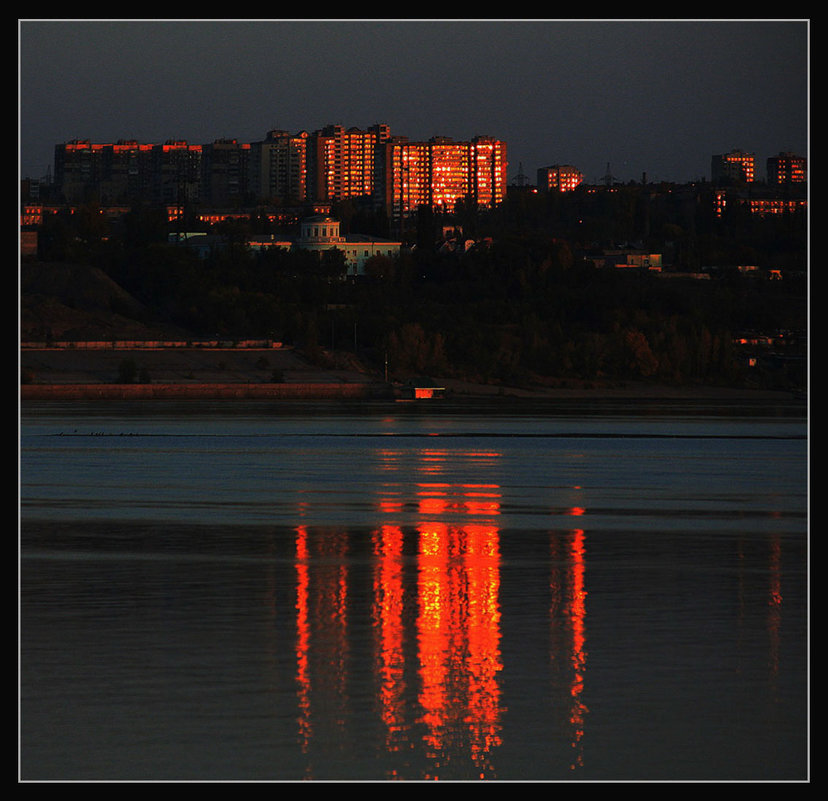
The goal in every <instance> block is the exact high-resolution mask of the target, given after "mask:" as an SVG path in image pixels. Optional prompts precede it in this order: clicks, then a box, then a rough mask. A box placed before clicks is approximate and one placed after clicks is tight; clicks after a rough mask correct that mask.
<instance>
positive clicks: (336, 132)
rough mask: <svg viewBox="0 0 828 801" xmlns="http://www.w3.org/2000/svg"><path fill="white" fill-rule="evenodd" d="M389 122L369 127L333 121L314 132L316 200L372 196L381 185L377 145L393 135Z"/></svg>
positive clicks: (311, 188)
mask: <svg viewBox="0 0 828 801" xmlns="http://www.w3.org/2000/svg"><path fill="white" fill-rule="evenodd" d="M389 135H390V134H389V130H388V126H387V125H374V126H372V127H371V128H369V129H368V130H367V131H361V130H359V129H358V128H348V129H346V128H344V127H343V126H342V125H329V126H328V127H327V128H323V129H322V130H321V131H317V132H315V133H314V134H313V135H312V136H311V140H310V148H309V153H308V155H309V171H310V175H311V176H312V183H311V185H310V186H309V191H310V195H311V197H312V198H313V199H314V200H320V201H336V200H343V199H345V198H356V197H372V196H373V195H374V193H375V188H376V185H377V161H376V156H377V146H378V145H379V144H381V143H382V142H384V141H385V140H386V139H388V137H389Z"/></svg>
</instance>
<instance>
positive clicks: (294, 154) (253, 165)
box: [249, 130, 309, 203]
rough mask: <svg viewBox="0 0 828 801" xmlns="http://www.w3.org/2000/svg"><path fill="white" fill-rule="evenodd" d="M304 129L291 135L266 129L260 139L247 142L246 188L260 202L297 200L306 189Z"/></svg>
mask: <svg viewBox="0 0 828 801" xmlns="http://www.w3.org/2000/svg"><path fill="white" fill-rule="evenodd" d="M308 139H309V134H308V133H307V131H300V132H299V133H295V134H291V133H288V132H287V131H281V130H272V131H268V133H267V135H266V136H265V138H264V139H263V140H262V141H260V142H252V143H251V144H250V155H249V160H250V163H249V189H250V194H251V196H252V197H254V198H256V199H257V200H262V201H264V202H272V201H276V200H281V201H285V202H288V203H301V202H303V201H304V200H305V199H306V197H307V192H308Z"/></svg>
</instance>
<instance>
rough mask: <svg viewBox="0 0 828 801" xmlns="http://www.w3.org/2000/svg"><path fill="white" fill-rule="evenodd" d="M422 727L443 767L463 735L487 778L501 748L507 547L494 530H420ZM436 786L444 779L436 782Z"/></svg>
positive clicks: (435, 525) (428, 526)
mask: <svg viewBox="0 0 828 801" xmlns="http://www.w3.org/2000/svg"><path fill="white" fill-rule="evenodd" d="M418 531H419V551H418V562H417V563H418V581H417V598H418V614H417V643H418V652H417V653H418V663H419V675H420V684H421V689H420V695H419V703H420V708H421V711H422V714H421V717H420V722H422V723H424V724H425V726H426V734H425V737H424V740H425V743H426V746H427V748H428V751H429V755H430V756H431V757H432V758H433V759H434V760H435V770H437V768H436V766H437V765H439V764H440V763H441V761H442V757H443V756H444V752H445V751H446V749H447V747H448V746H449V744H450V745H451V746H452V747H454V745H455V743H454V738H455V737H456V735H457V733H458V731H463V730H465V732H466V737H467V738H468V739H467V744H468V750H469V756H470V758H471V759H472V761H473V763H474V764H475V765H476V766H477V767H478V769H479V771H480V775H481V777H482V776H484V775H485V774H486V771H487V770H489V769H490V765H489V763H488V761H487V757H488V756H489V754H490V752H491V751H492V749H494V748H495V747H497V746H498V745H500V744H501V737H500V730H501V715H502V712H503V710H502V707H501V698H500V695H501V693H500V687H499V684H498V673H499V672H500V670H502V668H503V663H502V661H501V654H500V636H501V634H500V607H499V586H500V546H499V533H498V529H497V528H496V527H494V526H488V525H481V524H470V525H465V526H449V525H447V524H445V523H440V522H432V523H423V524H421V525H420V526H419V527H418ZM430 778H438V777H437V775H436V774H435V775H432V776H431V777H430Z"/></svg>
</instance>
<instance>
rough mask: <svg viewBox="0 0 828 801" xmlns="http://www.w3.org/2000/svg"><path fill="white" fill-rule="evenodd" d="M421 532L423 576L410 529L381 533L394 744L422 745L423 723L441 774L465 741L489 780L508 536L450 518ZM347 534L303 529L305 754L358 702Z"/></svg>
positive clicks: (495, 741)
mask: <svg viewBox="0 0 828 801" xmlns="http://www.w3.org/2000/svg"><path fill="white" fill-rule="evenodd" d="M416 534H417V553H416V556H415V557H414V559H415V562H414V564H415V566H416V576H412V575H411V573H410V569H409V567H408V566H410V565H411V564H412V562H411V561H407V560H406V557H405V553H404V544H405V543H404V540H405V537H404V532H403V529H402V528H401V527H399V526H396V525H384V526H382V527H381V528H379V529H378V530H376V531H374V532H373V534H372V544H371V547H372V551H371V553H372V560H373V562H372V572H371V607H370V608H371V622H372V631H373V650H372V657H371V662H370V664H371V665H372V670H373V672H374V685H375V688H376V689H375V702H376V708H377V710H378V717H379V719H380V721H381V723H382V725H383V729H384V731H385V748H386V750H387V751H389V752H391V751H398V750H400V749H402V748H404V747H406V746H408V747H411V746H412V745H413V742H412V740H411V738H412V737H413V736H414V735H413V727H415V726H416V727H417V731H421V737H422V743H423V744H424V746H425V748H426V750H427V753H428V755H429V757H430V758H431V759H432V760H433V764H434V768H433V769H434V771H435V773H436V772H438V771H439V767H438V766H439V765H440V764H441V762H442V761H443V760H445V759H447V758H448V756H449V755H451V756H452V757H453V758H454V759H455V760H456V759H457V758H458V757H459V756H460V753H459V751H458V749H459V750H460V751H464V752H465V753H466V754H467V758H468V759H469V761H470V763H471V764H473V765H474V766H475V771H476V773H477V775H478V776H480V777H484V776H485V775H486V774H487V772H490V771H491V767H490V765H489V758H490V756H491V751H492V749H494V748H495V747H496V746H498V745H499V744H500V737H501V735H500V729H501V715H502V708H501V703H500V695H501V693H500V687H499V684H498V674H499V672H500V670H501V669H502V667H503V664H502V659H501V653H500V637H501V632H500V601H499V585H500V544H499V532H498V529H497V528H496V527H495V526H491V525H485V524H480V523H470V524H469V525H466V526H453V525H448V524H446V523H439V522H438V523H424V524H422V525H421V526H420V527H419V528H418V529H417V532H416ZM346 536H347V535H343V534H340V533H338V532H332V531H322V532H318V531H310V530H308V529H307V528H305V527H299V528H298V529H297V530H296V546H295V556H296V565H295V566H296V582H297V583H296V604H295V606H296V610H295V614H296V674H295V678H296V682H297V688H298V696H297V703H298V713H299V715H298V720H299V737H300V740H301V742H302V744H303V747H304V748H305V750H309V749H310V747H311V745H312V742H313V740H314V738H315V737H320V736H323V732H322V729H323V728H324V729H325V733H326V734H329V733H330V730H331V727H332V726H333V727H336V726H340V727H342V726H344V721H345V719H346V717H347V707H348V706H349V704H350V701H351V700H352V699H349V698H348V687H349V682H350V681H351V680H352V679H353V677H352V676H349V671H350V670H351V666H352V663H351V662H349V659H348V657H349V655H350V653H352V652H353V650H354V649H353V644H351V647H350V648H349V644H348V628H349V626H348V619H349V612H351V610H349V608H348V606H349V603H348V599H349V597H353V596H354V595H355V594H356V593H358V589H357V588H353V587H352V588H349V587H348V583H349V581H352V580H353V577H352V576H351V577H349V575H348V574H347V571H346V567H345V566H346V565H347V560H346V559H345V558H344V557H345V555H346V551H347V543H346V542H345V539H344V538H345V537H346ZM407 571H408V572H407ZM407 580H408V581H409V582H413V583H409V584H407V583H406V581H407ZM407 590H408V595H407V592H406V591H407ZM351 614H354V613H353V612H351ZM412 659H413V661H412ZM415 693H416V695H415ZM314 713H316V714H314Z"/></svg>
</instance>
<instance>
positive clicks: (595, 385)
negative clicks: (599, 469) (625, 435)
mask: <svg viewBox="0 0 828 801" xmlns="http://www.w3.org/2000/svg"><path fill="white" fill-rule="evenodd" d="M324 356H325V358H324V359H323V360H321V361H318V362H312V361H310V360H309V359H307V358H306V357H305V356H303V355H302V354H301V353H299V352H298V351H296V350H293V349H291V348H207V349H203V348H157V349H152V348H149V349H116V348H110V349H98V350H82V349H65V348H64V349H45V348H44V349H38V348H23V349H21V352H20V375H21V384H20V398H21V401H24V402H25V401H36V400H60V401H70V400H120V401H124V400H285V401H301V400H329V401H335V400H347V401H351V400H395V399H400V398H401V396H402V393H401V387H402V383H403V382H402V381H397V382H393V381H392V382H385V381H384V380H382V379H381V378H379V377H377V376H376V375H373V374H372V373H370V372H368V371H366V370H364V369H363V368H362V366H361V365H360V364H359V363H358V362H356V361H354V360H350V361H349V360H346V359H345V358H344V357H339V356H336V355H332V354H325V355H324ZM125 363H129V364H130V365H131V368H132V369H133V370H134V371H135V376H134V378H133V380H131V381H129V382H124V381H123V380H119V378H120V377H122V376H121V375H120V373H121V372H122V370H123V365H124V364H125ZM437 383H439V385H440V386H441V387H442V388H443V389H444V392H443V393H442V394H443V395H444V396H445V397H444V398H442V399H441V400H435V401H427V402H428V403H431V402H443V403H445V402H446V401H448V402H449V403H451V405H455V403H454V402H459V403H461V404H462V403H464V402H472V401H473V402H475V404H480V403H483V404H484V405H488V406H491V405H495V406H496V405H498V404H506V403H507V401H508V402H509V405H513V404H512V402H515V403H518V402H531V401H534V402H536V403H537V402H540V403H546V402H565V403H569V402H572V403H613V402H619V403H623V404H624V405H627V406H630V407H634V406H635V405H637V404H645V403H653V402H662V403H673V404H675V403H694V404H701V405H705V406H715V405H716V404H722V405H723V406H724V407H728V406H731V405H754V406H755V405H762V406H765V405H779V406H780V407H784V408H786V409H794V410H798V411H797V412H796V413H803V414H804V413H805V412H806V410H807V399H806V398H805V396H804V395H802V394H794V393H792V392H790V391H783V390H759V389H749V388H742V387H712V386H664V385H656V384H649V383H646V382H631V381H625V382H618V381H615V382H596V381H590V382H586V381H575V380H568V381H557V382H554V383H550V382H547V384H546V385H537V386H532V387H509V386H498V385H486V384H476V383H473V382H464V381H460V380H457V379H444V378H441V379H439V380H438V382H437Z"/></svg>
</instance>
